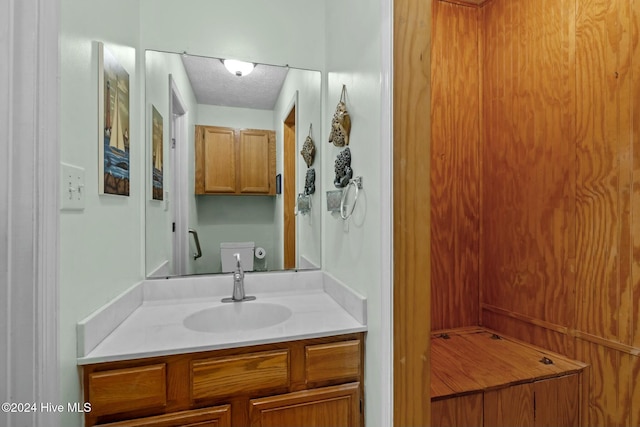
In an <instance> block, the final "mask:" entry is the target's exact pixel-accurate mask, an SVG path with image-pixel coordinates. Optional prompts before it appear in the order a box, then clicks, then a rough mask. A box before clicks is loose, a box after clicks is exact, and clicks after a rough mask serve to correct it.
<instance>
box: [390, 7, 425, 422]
mask: <svg viewBox="0 0 640 427" xmlns="http://www.w3.org/2000/svg"><path fill="white" fill-rule="evenodd" d="M431 4H432V0H395V1H394V4H393V194H394V195H393V217H394V219H393V221H394V224H393V248H394V250H393V252H394V255H393V256H394V279H393V280H394V290H393V304H394V310H393V312H394V315H393V316H394V320H393V322H394V325H393V334H394V340H393V341H394V342H393V345H394V365H393V366H394V380H393V381H394V384H393V388H394V425H397V426H409V425H413V426H418V425H428V424H429V423H430V421H431V412H430V405H431V401H430V399H429V387H430V369H429V357H430V354H429V333H428V332H429V331H430V323H431V319H430V315H429V307H430V306H431V303H430V281H431V277H430V276H431V274H430V271H431V269H430V259H431V245H430V221H431V220H430V152H431V141H430V139H431V120H430V106H431V102H430V101H431V93H430V86H431V84H430V82H431V79H430V74H431Z"/></svg>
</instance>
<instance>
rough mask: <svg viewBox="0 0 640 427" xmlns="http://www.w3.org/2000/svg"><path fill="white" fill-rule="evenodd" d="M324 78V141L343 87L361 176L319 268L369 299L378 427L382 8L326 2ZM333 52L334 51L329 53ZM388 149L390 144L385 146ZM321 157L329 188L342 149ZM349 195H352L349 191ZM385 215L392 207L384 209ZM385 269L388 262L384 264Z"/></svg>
mask: <svg viewBox="0 0 640 427" xmlns="http://www.w3.org/2000/svg"><path fill="white" fill-rule="evenodd" d="M326 6H327V9H326V10H327V12H326V13H327V16H326V23H327V29H326V37H327V39H326V46H327V57H326V71H327V78H328V90H327V98H326V103H325V120H324V128H323V135H325V136H326V137H328V135H329V131H330V123H331V118H332V117H333V113H334V111H335V108H336V104H337V103H338V101H339V99H340V93H341V90H342V85H346V90H347V96H346V105H347V110H348V111H349V114H350V116H351V123H352V127H351V139H350V144H349V148H350V150H351V155H352V162H351V166H352V168H353V171H354V176H362V177H363V187H364V188H363V190H361V191H360V194H359V198H358V203H357V205H356V208H355V211H354V213H353V217H352V218H350V219H349V220H347V221H343V220H342V219H340V217H339V216H335V215H330V214H327V215H325V221H324V223H323V234H324V240H323V244H322V248H323V268H324V269H325V270H326V271H327V272H329V273H331V274H332V275H333V276H335V277H336V278H338V279H339V280H340V281H342V282H343V283H345V284H347V285H349V286H350V287H352V288H354V289H355V290H356V291H358V292H359V293H361V294H362V295H364V296H366V297H367V313H368V334H367V352H366V362H365V367H366V369H365V381H366V393H367V396H366V414H365V415H366V423H367V426H376V425H380V424H379V423H381V417H380V411H381V408H382V407H383V406H384V405H389V402H385V401H383V400H382V395H383V394H382V393H383V388H384V387H389V386H390V384H386V383H385V379H384V378H383V373H384V370H385V367H384V365H383V363H384V361H383V359H382V353H381V350H380V349H381V348H382V347H383V345H384V343H383V342H381V337H382V336H383V332H382V328H383V325H382V322H383V320H384V318H383V314H382V313H383V305H388V304H391V301H382V300H381V286H382V281H381V274H380V272H381V270H380V261H381V258H382V257H381V251H382V247H381V245H382V241H381V226H382V222H381V205H382V204H386V205H390V204H391V201H390V199H389V196H388V194H383V193H382V191H381V188H383V185H382V176H381V173H382V172H381V167H380V165H381V162H382V159H381V157H380V156H381V152H383V149H384V147H383V140H382V138H381V132H380V130H381V126H380V117H381V108H382V106H381V93H382V90H381V73H382V69H381V67H382V59H381V52H382V44H381V43H382V40H381V17H382V15H381V8H380V3H378V2H373V3H372V2H371V1H369V0H352V1H349V2H344V1H339V0H329V1H327V2H326ZM330 46H339V47H340V48H330ZM384 143H386V144H388V141H386V142H384ZM327 147H328V149H325V150H323V159H322V160H323V167H324V170H325V172H326V174H325V175H324V177H323V186H324V188H325V189H326V190H329V189H334V185H333V180H334V178H335V175H334V174H333V165H334V162H335V159H336V156H337V155H338V153H339V152H340V151H342V148H337V147H334V146H333V145H330V146H329V145H327ZM352 191H353V189H352ZM389 209H390V208H389ZM382 261H383V262H388V260H382Z"/></svg>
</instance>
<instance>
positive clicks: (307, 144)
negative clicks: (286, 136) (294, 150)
mask: <svg viewBox="0 0 640 427" xmlns="http://www.w3.org/2000/svg"><path fill="white" fill-rule="evenodd" d="M300 154H302V158H303V159H304V162H305V163H306V164H307V167H311V165H312V164H313V160H314V158H315V157H316V145H315V144H314V143H313V139H311V124H310V125H309V136H307V139H305V140H304V144H302V151H300Z"/></svg>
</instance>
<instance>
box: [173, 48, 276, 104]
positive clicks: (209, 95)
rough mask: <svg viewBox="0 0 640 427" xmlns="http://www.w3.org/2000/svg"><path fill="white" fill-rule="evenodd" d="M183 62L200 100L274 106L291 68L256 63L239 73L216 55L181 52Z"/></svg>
mask: <svg viewBox="0 0 640 427" xmlns="http://www.w3.org/2000/svg"><path fill="white" fill-rule="evenodd" d="M182 63H183V64H184V68H185V70H186V71H187V75H188V76H189V80H190V81H191V86H192V88H193V92H194V94H195V96H196V99H197V101H198V103H199V104H208V105H221V106H225V107H239V108H253V109H259V110H273V108H274V107H275V104H276V101H277V99H278V95H279V94H280V89H281V88H282V84H283V83H284V79H285V77H286V76H287V72H288V71H289V69H288V68H287V67H275V66H272V65H264V64H257V65H256V67H255V69H254V70H253V72H252V73H251V74H249V75H248V76H243V77H238V76H235V75H233V74H231V73H230V72H229V71H227V69H226V68H224V65H223V64H222V61H221V60H220V59H217V58H205V57H202V56H192V55H182Z"/></svg>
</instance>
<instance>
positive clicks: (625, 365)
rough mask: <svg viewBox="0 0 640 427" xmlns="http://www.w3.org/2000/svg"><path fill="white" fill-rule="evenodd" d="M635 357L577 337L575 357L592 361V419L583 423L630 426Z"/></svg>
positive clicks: (636, 404)
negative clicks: (633, 358)
mask: <svg viewBox="0 0 640 427" xmlns="http://www.w3.org/2000/svg"><path fill="white" fill-rule="evenodd" d="M632 357H633V356H631V355H629V354H626V353H623V352H620V351H617V350H614V349H610V348H607V347H604V346H602V345H598V344H593V343H589V342H586V341H582V340H578V342H577V352H576V358H577V359H579V360H581V361H583V362H585V363H589V364H590V365H591V373H590V378H589V381H590V384H589V419H588V420H587V423H585V424H584V425H590V426H591V425H593V426H631V425H637V424H630V421H631V412H632V410H633V409H634V407H635V409H636V411H637V406H638V401H637V400H634V401H632V400H631V397H632V395H631V389H632V382H631V381H632V375H631V374H632V371H631V363H632V360H631V359H632Z"/></svg>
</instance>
